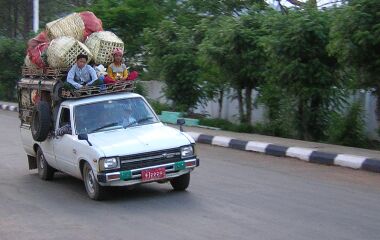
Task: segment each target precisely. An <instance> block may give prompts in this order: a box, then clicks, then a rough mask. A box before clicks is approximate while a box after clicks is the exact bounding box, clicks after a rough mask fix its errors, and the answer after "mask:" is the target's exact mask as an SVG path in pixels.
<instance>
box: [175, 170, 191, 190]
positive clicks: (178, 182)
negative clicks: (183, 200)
mask: <svg viewBox="0 0 380 240" xmlns="http://www.w3.org/2000/svg"><path fill="white" fill-rule="evenodd" d="M170 184H171V185H172V187H173V188H174V190H176V191H184V190H186V188H187V187H188V186H189V184H190V173H186V174H184V175H181V176H179V177H176V178H173V179H172V180H170Z"/></svg>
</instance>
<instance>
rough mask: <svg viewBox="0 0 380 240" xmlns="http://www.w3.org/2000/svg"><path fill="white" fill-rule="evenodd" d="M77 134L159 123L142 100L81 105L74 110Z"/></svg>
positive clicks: (130, 99)
mask: <svg viewBox="0 0 380 240" xmlns="http://www.w3.org/2000/svg"><path fill="white" fill-rule="evenodd" d="M74 119H75V133H76V134H80V133H93V132H100V131H107V130H113V129H118V128H128V127H132V126H138V125H145V124H151V123H156V122H158V119H157V118H156V116H155V115H154V113H153V112H152V110H151V109H150V108H149V106H148V105H147V104H146V103H145V101H144V100H143V99H142V98H139V97H136V98H127V99H117V100H109V101H103V102H96V103H90V104H86V105H79V106H76V107H75V108H74Z"/></svg>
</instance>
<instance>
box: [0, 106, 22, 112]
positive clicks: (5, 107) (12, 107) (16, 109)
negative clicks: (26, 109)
mask: <svg viewBox="0 0 380 240" xmlns="http://www.w3.org/2000/svg"><path fill="white" fill-rule="evenodd" d="M0 109H1V110H5V111H11V112H18V107H17V106H14V105H9V104H0Z"/></svg>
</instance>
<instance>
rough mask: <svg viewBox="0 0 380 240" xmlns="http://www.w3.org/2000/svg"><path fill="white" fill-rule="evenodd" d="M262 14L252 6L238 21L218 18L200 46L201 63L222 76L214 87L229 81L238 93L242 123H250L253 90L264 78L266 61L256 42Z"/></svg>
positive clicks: (223, 17) (260, 9)
mask: <svg viewBox="0 0 380 240" xmlns="http://www.w3.org/2000/svg"><path fill="white" fill-rule="evenodd" d="M262 12H263V7H262V6H254V7H252V8H250V10H249V13H248V14H245V15H243V16H241V17H239V18H237V17H231V16H222V17H219V18H217V19H216V20H215V22H214V23H213V25H211V27H210V28H209V29H208V31H207V32H206V33H205V38H204V40H203V41H202V43H201V44H200V45H199V49H200V59H201V62H203V64H204V65H211V66H213V68H214V69H217V70H218V71H219V73H221V74H219V75H220V76H221V77H222V78H220V79H219V81H218V82H216V84H218V85H219V86H221V87H223V85H222V84H224V83H225V82H229V85H230V86H232V87H233V88H235V90H236V91H237V94H238V100H239V114H240V120H241V122H245V123H250V122H251V110H252V98H251V94H252V89H254V88H255V87H257V86H258V84H259V81H260V79H261V78H262V76H263V66H264V63H265V60H266V57H265V55H264V52H263V49H262V47H261V45H260V43H259V39H260V37H261V36H262V32H261V23H262V21H261V19H262V17H263V15H262ZM214 83H215V82H214ZM243 90H244V93H245V98H243V96H242V94H243Z"/></svg>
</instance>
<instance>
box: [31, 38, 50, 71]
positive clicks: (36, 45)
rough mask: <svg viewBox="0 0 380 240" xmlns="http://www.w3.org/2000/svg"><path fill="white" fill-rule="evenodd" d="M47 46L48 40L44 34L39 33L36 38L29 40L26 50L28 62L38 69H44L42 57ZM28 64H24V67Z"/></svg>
mask: <svg viewBox="0 0 380 240" xmlns="http://www.w3.org/2000/svg"><path fill="white" fill-rule="evenodd" d="M48 46H49V39H48V38H47V34H46V32H41V33H40V34H38V35H37V36H36V37H34V38H32V39H30V40H29V41H28V49H27V56H28V61H30V62H31V63H33V64H34V65H35V66H37V67H39V68H43V67H45V65H46V63H45V61H44V59H43V55H44V53H45V51H46V49H47V47H48ZM30 62H25V65H26V66H28V65H29V63H30Z"/></svg>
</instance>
